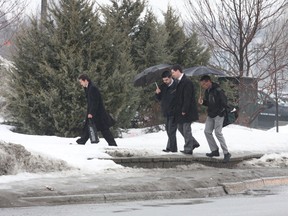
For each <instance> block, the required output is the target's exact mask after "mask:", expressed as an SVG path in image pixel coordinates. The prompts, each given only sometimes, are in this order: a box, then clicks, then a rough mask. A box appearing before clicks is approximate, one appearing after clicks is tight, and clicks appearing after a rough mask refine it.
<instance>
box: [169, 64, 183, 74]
mask: <svg viewBox="0 0 288 216" xmlns="http://www.w3.org/2000/svg"><path fill="white" fill-rule="evenodd" d="M171 70H174V71H176V70H179V71H180V72H181V73H183V71H182V67H181V65H179V64H176V65H173V66H172V67H171Z"/></svg>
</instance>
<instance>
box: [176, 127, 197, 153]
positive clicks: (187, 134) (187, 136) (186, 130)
mask: <svg viewBox="0 0 288 216" xmlns="http://www.w3.org/2000/svg"><path fill="white" fill-rule="evenodd" d="M178 130H179V132H180V133H181V134H182V136H183V137H184V140H185V144H184V151H193V146H197V145H199V143H198V142H197V140H196V139H195V138H194V137H193V136H192V129H191V122H187V123H181V124H178Z"/></svg>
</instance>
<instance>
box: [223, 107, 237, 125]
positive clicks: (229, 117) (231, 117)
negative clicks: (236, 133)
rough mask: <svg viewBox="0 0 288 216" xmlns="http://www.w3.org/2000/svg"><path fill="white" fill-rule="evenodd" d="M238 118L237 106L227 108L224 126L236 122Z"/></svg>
mask: <svg viewBox="0 0 288 216" xmlns="http://www.w3.org/2000/svg"><path fill="white" fill-rule="evenodd" d="M237 118H238V109H236V107H232V108H231V107H229V108H226V109H225V111H224V121H223V127H225V126H227V125H229V124H232V123H234V122H235V121H236V120H237Z"/></svg>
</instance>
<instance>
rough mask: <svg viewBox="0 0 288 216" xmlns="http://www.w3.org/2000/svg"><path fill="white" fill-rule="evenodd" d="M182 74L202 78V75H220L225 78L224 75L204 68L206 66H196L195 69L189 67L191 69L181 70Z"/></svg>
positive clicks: (218, 71)
mask: <svg viewBox="0 0 288 216" xmlns="http://www.w3.org/2000/svg"><path fill="white" fill-rule="evenodd" d="M183 72H184V73H185V74H186V75H187V76H202V75H209V74H213V75H222V76H225V74H224V73H223V72H222V71H220V70H217V69H214V68H210V67H206V66H196V67H191V68H186V69H184V70H183Z"/></svg>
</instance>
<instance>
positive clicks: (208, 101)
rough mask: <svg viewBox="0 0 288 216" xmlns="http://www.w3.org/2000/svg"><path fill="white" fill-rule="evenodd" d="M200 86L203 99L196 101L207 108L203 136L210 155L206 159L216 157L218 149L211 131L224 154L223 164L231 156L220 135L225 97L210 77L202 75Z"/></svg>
mask: <svg viewBox="0 0 288 216" xmlns="http://www.w3.org/2000/svg"><path fill="white" fill-rule="evenodd" d="M200 85H201V87H202V88H203V89H205V93H204V98H203V99H202V98H201V97H200V98H199V99H198V102H199V104H202V105H204V106H207V118H206V122H205V130H204V133H205V136H206V139H207V142H208V144H209V147H210V150H211V153H207V154H206V156H208V157H218V156H220V154H219V148H218V146H217V143H216V141H215V139H214V137H213V133H212V132H213V130H214V133H215V136H216V137H217V139H218V141H219V143H220V146H221V148H222V150H223V153H224V162H225V163H226V162H228V161H229V160H230V157H231V154H230V153H229V151H228V148H227V145H226V142H225V139H224V136H223V134H222V127H223V121H224V112H225V109H226V108H228V105H227V97H226V95H225V93H224V91H223V90H222V89H221V88H220V86H219V85H218V84H217V83H214V82H212V81H211V78H210V76H208V75H204V76H202V77H201V78H200Z"/></svg>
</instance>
